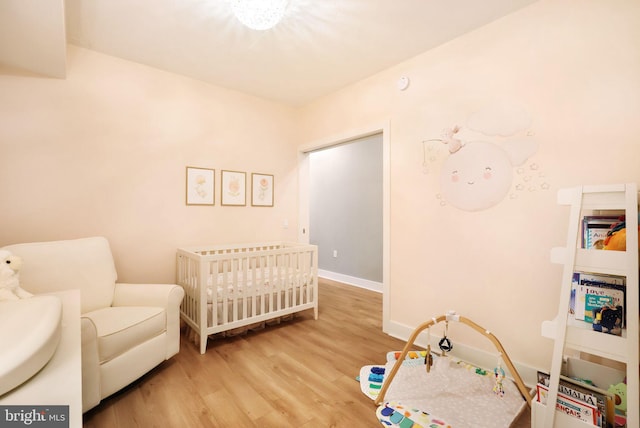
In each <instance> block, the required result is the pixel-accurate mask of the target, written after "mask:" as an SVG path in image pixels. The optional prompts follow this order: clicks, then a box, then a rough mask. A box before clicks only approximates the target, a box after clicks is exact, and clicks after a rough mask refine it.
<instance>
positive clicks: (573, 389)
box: [536, 372, 615, 428]
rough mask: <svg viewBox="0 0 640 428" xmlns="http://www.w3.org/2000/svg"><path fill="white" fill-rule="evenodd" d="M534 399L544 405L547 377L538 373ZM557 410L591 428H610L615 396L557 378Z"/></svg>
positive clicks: (592, 387) (564, 378)
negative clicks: (558, 381) (591, 427)
mask: <svg viewBox="0 0 640 428" xmlns="http://www.w3.org/2000/svg"><path fill="white" fill-rule="evenodd" d="M536 388H537V394H536V400H537V401H538V402H540V403H542V404H546V403H547V397H548V394H549V374H547V373H544V372H538V384H537V386H536ZM556 410H557V411H559V412H562V413H565V414H567V415H569V416H571V417H574V418H576V419H579V420H581V421H584V422H587V423H589V424H591V425H593V426H597V427H602V428H612V427H613V426H614V418H615V395H614V394H613V393H610V392H608V391H605V390H603V389H600V388H597V387H595V386H593V385H590V384H588V383H585V382H584V381H580V380H576V379H572V378H570V377H567V376H563V375H560V384H559V385H558V399H557V400H556Z"/></svg>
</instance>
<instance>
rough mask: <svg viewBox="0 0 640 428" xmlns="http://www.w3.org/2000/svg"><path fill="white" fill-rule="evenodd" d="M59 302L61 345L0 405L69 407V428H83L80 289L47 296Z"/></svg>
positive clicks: (0, 399)
mask: <svg viewBox="0 0 640 428" xmlns="http://www.w3.org/2000/svg"><path fill="white" fill-rule="evenodd" d="M47 294H50V295H52V296H57V297H59V298H60V300H61V301H62V332H61V337H60V343H59V344H58V347H57V348H56V352H55V353H54V354H53V356H52V357H51V359H50V360H49V362H48V363H47V364H46V365H45V366H44V367H43V368H42V370H40V372H38V373H37V374H36V375H35V376H33V377H32V378H31V379H29V380H28V381H27V382H25V383H23V384H22V385H20V386H19V387H17V388H16V389H14V390H13V391H11V392H8V393H7V394H5V395H3V396H1V397H0V405H20V406H67V405H68V406H69V425H68V426H69V427H70V428H80V427H82V355H81V340H80V290H69V291H62V292H57V293H47Z"/></svg>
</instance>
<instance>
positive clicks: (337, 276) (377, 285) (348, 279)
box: [318, 269, 382, 293]
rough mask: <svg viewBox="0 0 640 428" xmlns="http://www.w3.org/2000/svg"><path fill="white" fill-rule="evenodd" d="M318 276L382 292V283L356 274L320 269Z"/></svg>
mask: <svg viewBox="0 0 640 428" xmlns="http://www.w3.org/2000/svg"><path fill="white" fill-rule="evenodd" d="M318 276H319V277H320V278H325V279H330V280H331V281H338V282H342V283H344V284H348V285H353V286H355V287H360V288H366V289H367V290H372V291H377V292H378V293H382V283H381V282H376V281H371V280H368V279H363V278H356V277H355V276H349V275H344V274H342V273H337V272H330V271H328V270H322V269H318Z"/></svg>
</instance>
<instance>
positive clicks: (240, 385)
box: [84, 280, 529, 428]
mask: <svg viewBox="0 0 640 428" xmlns="http://www.w3.org/2000/svg"><path fill="white" fill-rule="evenodd" d="M319 307H320V311H319V319H318V320H317V321H316V320H314V319H313V313H312V311H307V312H304V313H302V314H298V315H296V317H295V318H294V319H293V320H290V321H286V322H282V323H281V324H279V325H275V326H269V327H266V328H265V329H263V330H259V331H256V332H248V333H246V334H243V335H240V336H236V337H231V338H222V339H215V340H209V345H208V349H207V352H206V354H204V355H200V353H199V351H198V348H197V346H196V345H194V343H193V342H190V341H188V340H187V339H186V335H185V334H184V332H183V335H182V343H181V348H180V353H179V354H178V355H176V356H174V357H173V358H172V359H170V360H169V361H166V362H164V363H163V364H161V365H160V366H158V367H157V368H156V369H154V370H152V371H151V372H150V373H148V374H147V375H145V376H144V377H142V378H141V379H140V380H138V381H137V382H134V383H133V384H132V385H130V386H129V387H127V388H125V389H124V390H122V391H120V392H119V393H116V394H115V395H113V396H111V397H109V398H107V399H106V400H103V401H102V403H101V404H100V405H99V406H98V407H96V408H94V409H92V410H90V411H89V412H88V413H86V414H85V415H84V426H85V427H96V428H103V427H104V428H106V427H108V428H119V427H120V428H129V427H144V428H149V427H163V428H165V427H180V428H183V427H188V428H191V427H225V428H226V427H241V428H244V427H261V428H262V427H309V428H310V427H319V428H324V427H380V426H381V425H380V424H379V422H377V418H376V416H375V409H376V406H375V405H374V404H373V401H372V400H370V399H369V398H367V397H366V396H365V395H364V394H362V392H361V391H360V386H359V384H358V382H357V381H356V376H357V375H358V373H359V370H360V368H361V367H362V366H364V365H369V364H383V363H384V362H385V359H386V358H385V356H386V353H387V352H388V351H391V350H400V349H402V347H403V346H404V342H403V341H400V340H398V339H394V338H392V337H390V336H387V335H386V334H384V333H382V296H381V295H380V294H378V293H375V292H372V291H368V290H363V289H360V288H356V287H351V286H346V285H343V284H340V283H336V282H332V281H327V280H321V282H320V286H319ZM517 426H518V427H525V426H529V419H528V415H524V416H523V417H521V418H520V420H519V421H518V423H517Z"/></svg>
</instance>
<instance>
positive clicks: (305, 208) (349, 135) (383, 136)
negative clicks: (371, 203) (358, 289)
mask: <svg viewBox="0 0 640 428" xmlns="http://www.w3.org/2000/svg"><path fill="white" fill-rule="evenodd" d="M354 143H359V144H361V146H360V147H358V144H354ZM362 144H365V145H366V144H370V145H371V146H367V147H364V146H362ZM375 144H378V150H379V151H378V153H377V156H378V158H379V159H380V161H381V164H382V165H381V177H380V185H377V186H376V187H377V192H378V197H379V198H378V200H379V202H378V203H379V204H380V208H381V216H380V220H379V221H378V222H379V226H378V228H379V229H378V231H377V233H378V234H379V235H380V238H381V244H380V247H379V252H380V253H381V254H380V259H379V261H378V263H380V264H381V266H378V267H379V268H380V270H379V271H378V272H377V273H376V272H374V271H373V270H370V267H367V263H366V262H367V260H364V261H363V260H361V258H362V257H366V254H364V253H360V254H358V255H356V256H353V254H351V255H350V254H349V251H357V250H354V249H353V245H352V244H349V243H345V242H346V241H343V240H340V239H339V237H336V234H338V233H340V231H339V230H338V231H335V230H334V231H333V232H330V236H329V237H328V239H329V240H330V241H331V240H332V241H331V243H330V244H328V246H326V247H325V245H327V244H322V242H319V243H320V244H321V245H322V248H321V247H320V245H319V260H321V258H322V257H324V259H325V260H324V263H323V262H320V263H319V267H320V269H319V271H320V275H321V276H326V277H327V278H328V279H334V280H337V281H340V282H347V283H353V281H352V279H353V278H359V283H356V284H354V285H358V286H364V287H365V288H371V289H374V290H376V291H381V292H382V294H383V296H382V301H383V304H382V320H383V331H385V332H386V331H387V325H388V306H389V304H388V302H389V277H390V275H389V263H390V256H389V253H390V251H389V247H390V239H389V238H390V233H389V224H390V197H389V194H390V163H389V157H390V144H389V125H388V123H385V124H383V125H378V126H371V127H368V128H366V129H363V130H357V131H351V132H345V133H344V134H343V135H342V136H340V137H332V138H327V139H325V140H322V141H318V142H315V143H311V144H307V145H305V146H303V147H302V148H301V150H300V154H299V156H300V157H299V184H300V187H299V188H300V195H299V201H300V205H299V210H300V212H299V229H298V240H299V241H300V242H304V243H313V242H311V240H312V239H313V240H314V241H315V240H317V239H318V240H320V241H323V240H324V237H322V236H318V235H316V230H315V228H317V227H323V222H324V223H326V222H325V220H326V219H325V218H321V219H319V221H317V220H318V219H317V215H315V214H312V206H313V204H317V203H319V202H318V200H314V198H316V196H317V195H315V190H317V189H314V187H317V183H312V175H313V173H314V172H313V171H312V165H313V164H315V163H316V159H315V157H316V156H318V157H319V158H322V157H325V155H327V156H329V155H328V154H330V151H333V150H337V151H341V150H342V153H341V158H342V160H343V161H344V160H346V159H349V162H350V165H347V166H344V165H343V166H341V167H340V172H338V171H337V169H336V168H334V171H335V175H339V176H341V177H342V178H341V179H343V180H344V179H348V177H349V176H348V174H349V170H350V169H351V170H353V169H354V168H355V165H354V162H357V161H355V160H354V158H356V157H357V156H359V155H363V153H365V152H366V151H367V149H371V148H372V146H375ZM363 147H364V148H363ZM380 150H381V152H380ZM345 153H346V155H345ZM364 156H369V157H371V158H375V155H372V154H371V153H369V154H366V155H364ZM329 157H330V156H329ZM312 158H313V159H312ZM325 161H326V159H325ZM329 162H332V161H329ZM333 162H335V159H334V160H333ZM334 166H337V165H334ZM364 176H366V173H365V174H364ZM345 177H346V178H345ZM358 180H359V181H362V180H363V176H362V175H360V178H358ZM322 181H323V183H320V187H324V189H321V191H323V192H325V193H328V196H327V197H329V198H330V197H331V196H332V195H331V188H332V186H333V188H334V190H335V186H336V184H335V182H334V183H329V182H328V181H329V180H328V179H327V180H326V181H327V183H325V182H324V181H325V180H322ZM354 184H356V183H354ZM359 184H361V183H359ZM343 187H347V186H343ZM312 190H314V195H312ZM351 192H352V193H353V192H358V190H357V189H356V190H352V191H351ZM380 192H381V195H380ZM333 193H334V194H335V191H334V192H333ZM345 193H346V194H347V196H345V195H340V196H338V198H340V199H339V201H338V200H336V203H340V204H342V205H343V206H342V207H341V209H348V208H349V206H350V204H349V202H348V197H349V191H348V189H347V192H345ZM358 197H359V196H358V195H351V198H352V199H357V198H358ZM321 199H322V198H321ZM325 201H326V199H325ZM320 203H326V202H320ZM351 208H353V205H351ZM355 209H356V210H357V208H355ZM338 211H339V210H338ZM321 215H324V214H321ZM334 215H337V216H340V215H347V214H344V213H343V214H340V213H338V214H335V213H334ZM358 215H360V214H358ZM314 216H315V217H314ZM360 220H361V221H362V218H360ZM370 220H371V223H370V225H372V224H373V223H375V221H376V220H375V219H370ZM349 221H351V222H353V220H352V219H351V220H349ZM349 221H347V222H346V223H349ZM352 224H353V223H352ZM380 226H381V227H380ZM327 227H328V226H327ZM340 227H345V225H344V224H343V225H341V226H340ZM312 228H313V229H312ZM356 232H357V233H356V234H355V236H356V237H357V238H356V239H363V238H362V236H363V233H366V228H361V230H359V231H356ZM376 239H378V238H376ZM340 242H341V244H340V245H345V247H343V248H342V247H341V248H342V250H341V248H334V246H338V243H340ZM344 251H346V253H345V252H344ZM320 252H323V253H324V254H323V255H320ZM347 256H350V259H348V258H347ZM354 257H355V258H360V260H356V259H354ZM345 264H346V265H348V266H347V267H346V268H345ZM326 266H329V267H330V269H333V267H334V266H337V267H338V270H342V271H343V272H346V273H341V272H338V274H341V275H344V277H341V276H340V275H338V276H337V277H336V276H329V274H328V273H331V271H330V270H327V272H323V267H326ZM359 269H360V270H359ZM362 272H365V273H364V274H363V273H362ZM333 273H335V272H333ZM373 275H378V276H373ZM363 276H364V278H363ZM369 278H373V279H369ZM376 287H377V288H376Z"/></svg>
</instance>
